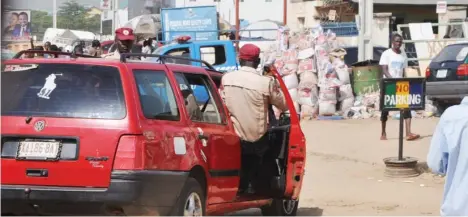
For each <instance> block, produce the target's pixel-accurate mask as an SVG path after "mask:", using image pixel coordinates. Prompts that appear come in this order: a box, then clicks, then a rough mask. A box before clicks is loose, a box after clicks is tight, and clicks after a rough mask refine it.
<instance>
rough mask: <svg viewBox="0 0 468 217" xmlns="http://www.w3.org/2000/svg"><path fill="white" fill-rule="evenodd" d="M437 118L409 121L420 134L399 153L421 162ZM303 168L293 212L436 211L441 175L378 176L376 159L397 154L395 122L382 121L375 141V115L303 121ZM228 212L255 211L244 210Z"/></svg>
mask: <svg viewBox="0 0 468 217" xmlns="http://www.w3.org/2000/svg"><path fill="white" fill-rule="evenodd" d="M437 121H438V119H436V118H434V119H414V120H413V127H412V128H413V131H414V133H418V134H420V135H421V136H422V138H421V139H420V140H418V141H413V142H406V141H405V148H404V155H405V156H411V157H416V158H418V159H420V161H421V162H423V163H424V162H425V160H426V155H427V152H428V149H429V144H430V140H431V136H432V133H433V131H434V129H435V126H436V124H437ZM302 126H303V131H304V134H305V135H306V137H307V153H308V154H307V167H306V175H305V179H304V183H303V187H302V193H301V198H300V204H299V212H298V215H302V216H306V215H307V216H310V215H312V216H321V215H328V216H330V215H335V216H336V215H346V216H349V215H387V216H388V215H406V216H408V215H411V216H416V215H439V207H440V201H441V198H442V192H443V184H444V179H443V178H442V177H439V176H436V175H433V174H430V173H423V174H422V175H420V176H419V177H416V178H408V179H394V178H387V177H384V175H383V174H384V169H385V166H384V164H383V161H382V159H383V158H386V157H393V156H396V155H397V154H398V140H397V138H398V121H395V120H392V121H389V123H388V127H387V129H388V132H387V135H388V138H389V140H388V141H380V140H379V138H380V137H379V134H380V123H379V121H378V120H376V119H369V120H345V121H305V122H303V123H302ZM234 215H261V213H260V211H259V210H258V209H250V210H246V211H242V212H238V213H234Z"/></svg>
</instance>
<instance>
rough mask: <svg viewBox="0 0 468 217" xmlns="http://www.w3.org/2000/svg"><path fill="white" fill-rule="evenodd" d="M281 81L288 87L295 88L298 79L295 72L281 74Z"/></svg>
mask: <svg viewBox="0 0 468 217" xmlns="http://www.w3.org/2000/svg"><path fill="white" fill-rule="evenodd" d="M283 81H284V84H285V85H286V87H287V88H288V89H294V88H297V86H298V85H299V80H298V79H297V74H296V73H293V74H290V75H285V76H283Z"/></svg>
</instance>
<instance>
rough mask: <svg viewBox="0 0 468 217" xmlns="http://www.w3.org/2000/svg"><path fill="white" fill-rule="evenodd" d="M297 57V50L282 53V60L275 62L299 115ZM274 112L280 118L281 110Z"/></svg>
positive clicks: (292, 49)
mask: <svg viewBox="0 0 468 217" xmlns="http://www.w3.org/2000/svg"><path fill="white" fill-rule="evenodd" d="M297 55H298V53H297V50H296V49H295V48H291V49H289V50H287V51H284V52H282V55H281V58H279V59H276V60H275V67H276V69H277V70H278V72H279V74H280V75H281V76H282V78H283V81H284V84H285V85H286V88H288V92H289V95H290V96H291V99H292V100H293V102H294V107H295V108H296V111H297V112H298V113H299V111H300V110H299V104H298V103H297V97H298V96H297V87H298V86H299V80H298V77H297V70H298V64H299V60H298V59H297ZM274 111H275V114H276V115H277V117H279V110H278V109H276V108H274Z"/></svg>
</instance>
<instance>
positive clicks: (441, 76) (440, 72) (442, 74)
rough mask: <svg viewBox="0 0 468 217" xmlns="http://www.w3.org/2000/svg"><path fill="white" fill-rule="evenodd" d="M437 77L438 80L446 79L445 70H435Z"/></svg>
mask: <svg viewBox="0 0 468 217" xmlns="http://www.w3.org/2000/svg"><path fill="white" fill-rule="evenodd" d="M437 77H438V78H445V77H447V69H439V70H437Z"/></svg>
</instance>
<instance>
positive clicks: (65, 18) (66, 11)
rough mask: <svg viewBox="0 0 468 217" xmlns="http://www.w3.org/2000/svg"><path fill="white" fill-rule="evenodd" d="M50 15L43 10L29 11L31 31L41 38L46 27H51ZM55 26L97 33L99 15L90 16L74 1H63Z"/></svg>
mask: <svg viewBox="0 0 468 217" xmlns="http://www.w3.org/2000/svg"><path fill="white" fill-rule="evenodd" d="M52 20H53V18H52V15H50V14H48V13H47V12H44V11H36V10H32V11H31V24H32V32H33V34H34V35H36V36H38V38H39V39H41V38H42V37H43V35H44V32H45V31H46V29H47V28H52V27H53V23H52V22H53V21H52ZM57 28H60V29H73V30H82V31H89V32H93V33H99V32H100V29H101V17H100V16H99V15H95V16H92V17H90V16H89V14H88V10H87V9H86V8H85V7H84V6H83V5H80V4H79V3H77V2H76V1H68V2H65V3H64V4H63V5H62V6H61V7H60V8H59V10H58V12H57Z"/></svg>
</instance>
